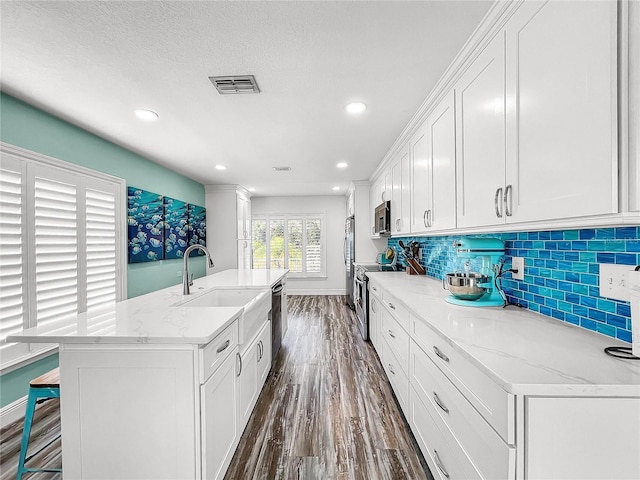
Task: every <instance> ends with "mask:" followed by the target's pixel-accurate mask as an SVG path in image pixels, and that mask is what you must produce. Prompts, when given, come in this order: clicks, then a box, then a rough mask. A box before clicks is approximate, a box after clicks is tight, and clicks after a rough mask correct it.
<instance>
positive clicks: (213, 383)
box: [200, 347, 241, 479]
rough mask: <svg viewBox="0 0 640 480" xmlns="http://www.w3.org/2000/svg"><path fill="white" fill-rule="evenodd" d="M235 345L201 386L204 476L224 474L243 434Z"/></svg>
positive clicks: (236, 349)
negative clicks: (237, 385)
mask: <svg viewBox="0 0 640 480" xmlns="http://www.w3.org/2000/svg"><path fill="white" fill-rule="evenodd" d="M237 353H238V348H237V347H236V348H234V349H233V351H232V352H231V354H230V355H228V356H227V358H226V360H225V361H224V362H223V363H222V364H221V365H220V367H219V368H218V370H217V371H216V373H214V374H213V375H211V377H210V378H209V379H208V380H207V381H206V382H205V383H204V385H202V387H201V393H200V395H201V398H202V407H201V424H202V426H201V428H202V457H203V462H202V478H204V479H214V478H222V477H223V476H224V473H225V471H226V470H227V467H228V466H229V463H230V462H231V458H233V453H234V451H235V447H236V445H237V443H238V440H239V437H240V433H241V432H240V431H239V430H240V429H239V428H238V399H237V390H236V368H235V362H236V358H237Z"/></svg>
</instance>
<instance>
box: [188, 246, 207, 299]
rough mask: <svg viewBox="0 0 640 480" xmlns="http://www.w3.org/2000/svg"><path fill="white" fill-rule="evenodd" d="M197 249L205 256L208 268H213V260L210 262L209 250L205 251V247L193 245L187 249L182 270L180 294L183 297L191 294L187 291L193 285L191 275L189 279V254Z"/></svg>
mask: <svg viewBox="0 0 640 480" xmlns="http://www.w3.org/2000/svg"><path fill="white" fill-rule="evenodd" d="M197 248H198V249H200V250H202V251H203V252H204V254H205V255H206V256H207V261H208V262H209V267H212V268H213V260H211V254H210V253H209V250H207V249H206V247H203V246H202V245H198V244H195V245H191V246H190V247H189V248H187V249H186V250H185V251H184V269H183V271H182V294H183V295H189V294H190V293H191V291H190V290H189V287H190V286H191V285H193V275H191V277H192V278H189V254H190V253H191V252H193V251H194V250H195V249H197Z"/></svg>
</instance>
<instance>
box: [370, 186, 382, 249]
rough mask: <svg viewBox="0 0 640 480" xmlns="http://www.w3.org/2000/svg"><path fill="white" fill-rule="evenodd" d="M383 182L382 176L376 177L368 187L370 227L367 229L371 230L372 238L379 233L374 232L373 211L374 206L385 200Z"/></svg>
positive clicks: (374, 209)
mask: <svg viewBox="0 0 640 480" xmlns="http://www.w3.org/2000/svg"><path fill="white" fill-rule="evenodd" d="M384 190H385V183H384V176H381V177H380V178H378V179H377V180H376V181H375V182H373V183H372V184H371V187H370V188H369V213H368V215H369V222H370V227H369V231H370V232H371V236H372V237H374V238H380V235H379V234H377V233H375V231H374V230H375V228H374V225H375V211H376V207H377V206H378V205H380V204H381V203H382V202H384V201H385V199H384V197H385V195H384Z"/></svg>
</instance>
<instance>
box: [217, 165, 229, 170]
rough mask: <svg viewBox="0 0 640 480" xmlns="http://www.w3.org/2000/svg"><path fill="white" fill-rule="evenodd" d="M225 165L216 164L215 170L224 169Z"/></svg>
mask: <svg viewBox="0 0 640 480" xmlns="http://www.w3.org/2000/svg"><path fill="white" fill-rule="evenodd" d="M226 169H227V167H225V166H224V165H216V170H226Z"/></svg>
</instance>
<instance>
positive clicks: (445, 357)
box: [433, 345, 449, 362]
mask: <svg viewBox="0 0 640 480" xmlns="http://www.w3.org/2000/svg"><path fill="white" fill-rule="evenodd" d="M433 351H434V352H436V355H437V356H439V357H440V358H441V359H442V360H444V361H445V362H448V361H449V357H447V356H446V355H445V354H444V353H442V352H441V351H440V349H439V348H438V347H436V346H435V345H434V346H433Z"/></svg>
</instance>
